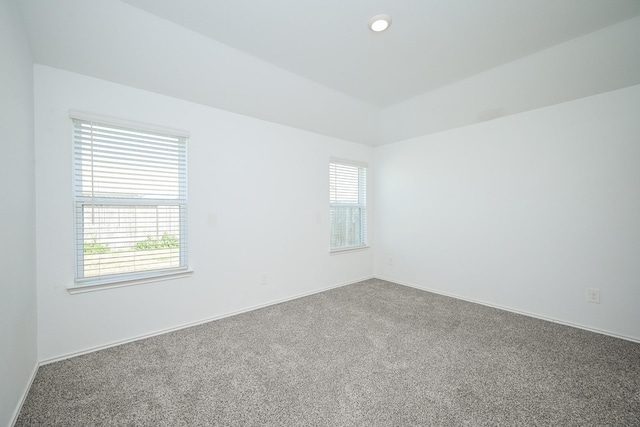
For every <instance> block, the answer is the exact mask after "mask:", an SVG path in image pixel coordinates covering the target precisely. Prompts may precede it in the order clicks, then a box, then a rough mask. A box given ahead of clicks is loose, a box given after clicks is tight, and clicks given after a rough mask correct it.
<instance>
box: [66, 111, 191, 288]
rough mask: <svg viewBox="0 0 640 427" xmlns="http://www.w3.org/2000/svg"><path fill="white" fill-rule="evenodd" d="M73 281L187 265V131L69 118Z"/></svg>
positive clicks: (135, 275) (130, 275)
mask: <svg viewBox="0 0 640 427" xmlns="http://www.w3.org/2000/svg"><path fill="white" fill-rule="evenodd" d="M71 117H72V120H73V147H74V199H75V212H76V213H75V223H76V225H75V234H76V243H75V245H76V283H77V285H83V284H84V285H86V284H92V283H101V282H108V281H119V280H120V281H126V280H135V279H138V278H147V277H151V276H161V275H163V274H171V273H172V272H173V273H175V272H176V271H179V270H184V269H186V267H187V230H186V227H187V174H186V167H187V163H186V142H187V141H186V140H187V136H188V135H187V134H186V133H185V132H180V131H166V130H164V129H160V128H150V127H146V126H143V125H132V124H130V123H126V122H122V123H121V122H119V121H115V120H114V121H110V120H109V119H104V120H101V119H100V118H97V119H94V118H88V116H84V115H82V114H81V113H77V114H74V113H72V114H71Z"/></svg>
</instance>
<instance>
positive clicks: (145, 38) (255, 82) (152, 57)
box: [21, 0, 378, 143]
mask: <svg viewBox="0 0 640 427" xmlns="http://www.w3.org/2000/svg"><path fill="white" fill-rule="evenodd" d="M21 3H22V4H21V6H22V11H23V14H24V16H25V18H26V22H27V25H28V29H29V33H30V34H31V36H32V40H33V55H34V58H35V62H36V63H38V64H44V65H49V66H51V67H56V68H61V69H65V70H71V71H74V72H77V73H81V74H84V75H87V76H93V77H96V78H99V79H104V80H108V81H111V82H116V83H120V84H124V85H128V86H132V87H137V88H140V89H145V90H149V91H152V92H156V93H162V94H165V95H169V96H173V97H176V98H180V99H186V100H189V101H193V102H198V103H201V104H205V105H209V106H212V107H216V108H221V109H224V110H226V111H233V112H236V113H240V114H244V115H247V116H251V117H256V118H259V119H263V120H268V121H271V122H274V123H281V124H284V125H287V126H292V127H296V128H300V129H306V130H309V131H312V132H318V133H321V134H325V135H330V136H333V137H337V138H344V139H348V140H350V141H358V142H363V143H370V142H371V141H372V139H373V137H374V136H375V123H376V120H377V114H378V110H377V109H376V108H374V107H373V106H371V105H368V104H366V103H364V102H361V101H358V100H356V99H353V98H351V97H349V96H347V95H345V94H343V93H340V92H337V91H335V90H332V89H329V88H327V87H325V86H322V85H320V84H318V83H316V82H313V81H311V80H308V79H305V78H303V77H300V76H298V75H296V74H293V73H291V72H289V71H285V70H283V69H282V68H278V67H276V66H274V65H272V64H269V63H267V62H264V61H262V60H260V59H257V58H255V57H252V56H251V55H248V54H246V53H244V52H241V51H239V50H237V49H233V48H231V47H229V46H227V45H225V44H223V43H220V42H218V41H215V40H213V39H211V38H209V37H206V36H203V35H201V34H198V33H195V32H193V31H190V30H187V29H185V28H183V27H181V26H179V25H177V24H174V23H171V22H169V21H166V20H164V19H161V18H159V17H157V16H154V15H151V14H149V13H146V12H144V11H142V10H140V9H138V8H135V7H133V6H131V5H128V4H126V3H124V2H120V1H103V2H96V1H90V2H88V1H84V0H56V1H47V2H42V1H38V0H36V1H27V0H23V1H22V2H21ZM220 19H225V18H220ZM114 28H116V29H117V30H114Z"/></svg>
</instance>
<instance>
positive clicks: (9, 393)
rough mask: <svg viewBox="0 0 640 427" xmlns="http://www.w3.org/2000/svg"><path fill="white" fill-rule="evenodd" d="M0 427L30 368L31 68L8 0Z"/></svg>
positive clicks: (1, 76)
mask: <svg viewBox="0 0 640 427" xmlns="http://www.w3.org/2000/svg"><path fill="white" fill-rule="evenodd" d="M0 58H2V59H0V117H1V119H0V133H1V134H2V139H1V140H0V144H1V145H2V161H1V163H2V167H0V198H1V199H2V203H0V218H2V221H0V236H1V238H0V425H2V426H5V425H7V426H8V425H10V424H11V423H12V422H13V417H14V415H15V413H16V411H17V409H18V405H19V404H20V402H21V399H22V397H23V395H24V394H25V392H26V388H27V387H28V385H29V384H30V381H31V377H32V375H33V372H34V370H35V368H36V360H37V359H36V344H37V341H36V317H37V316H36V276H35V232H34V225H35V216H34V209H35V204H34V203H35V195H34V154H33V68H32V65H31V56H30V54H29V45H28V43H27V39H26V36H25V33H24V30H23V28H22V19H21V17H20V14H19V11H18V6H17V4H16V2H15V1H14V0H2V1H0Z"/></svg>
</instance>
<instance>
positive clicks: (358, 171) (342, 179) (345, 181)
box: [329, 159, 367, 251]
mask: <svg viewBox="0 0 640 427" xmlns="http://www.w3.org/2000/svg"><path fill="white" fill-rule="evenodd" d="M329 216H330V223H331V225H330V244H329V249H330V250H331V251H341V250H348V249H357V248H361V247H365V246H367V165H366V164H362V163H357V162H350V161H346V160H337V159H332V160H331V161H330V162H329Z"/></svg>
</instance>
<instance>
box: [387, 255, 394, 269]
mask: <svg viewBox="0 0 640 427" xmlns="http://www.w3.org/2000/svg"><path fill="white" fill-rule="evenodd" d="M387 264H389V266H390V267H393V257H392V256H390V257H389V259H388V260H387Z"/></svg>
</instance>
